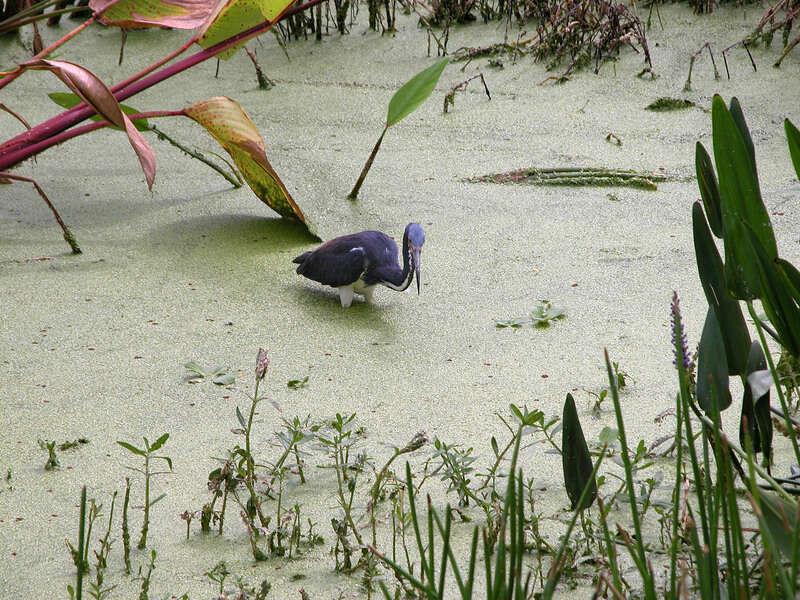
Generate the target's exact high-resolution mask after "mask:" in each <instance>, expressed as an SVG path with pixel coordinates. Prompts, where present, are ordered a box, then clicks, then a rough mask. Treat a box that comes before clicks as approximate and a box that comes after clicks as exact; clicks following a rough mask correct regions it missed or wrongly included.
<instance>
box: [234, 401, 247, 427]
mask: <svg viewBox="0 0 800 600" xmlns="http://www.w3.org/2000/svg"><path fill="white" fill-rule="evenodd" d="M236 418H237V419H238V420H239V424H240V425H241V426H242V429H244V430H245V431H247V420H246V419H245V418H244V415H243V414H242V411H240V410H239V407H238V406H237V407H236Z"/></svg>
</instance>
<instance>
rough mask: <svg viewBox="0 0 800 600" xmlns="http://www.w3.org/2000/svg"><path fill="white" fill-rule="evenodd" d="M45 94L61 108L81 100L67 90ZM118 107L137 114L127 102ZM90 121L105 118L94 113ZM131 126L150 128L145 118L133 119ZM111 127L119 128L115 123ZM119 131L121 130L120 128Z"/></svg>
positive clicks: (129, 113) (131, 113)
mask: <svg viewBox="0 0 800 600" xmlns="http://www.w3.org/2000/svg"><path fill="white" fill-rule="evenodd" d="M47 96H48V97H49V98H50V100H52V101H53V102H55V103H56V104H58V105H59V106H60V107H62V108H72V107H73V106H78V104H80V103H81V102H83V100H81V99H80V98H78V96H76V95H75V94H70V93H69V92H51V93H49V94H47ZM119 107H120V108H121V109H122V112H124V113H125V114H126V115H135V114H139V113H140V112H142V111H140V110H137V109H135V108H133V107H132V106H128V105H127V104H120V105H119ZM90 118H91V120H92V121H104V120H105V119H104V118H103V117H101V116H100V115H94V116H93V117H90ZM133 126H134V127H136V129H138V130H139V131H148V130H149V129H150V125H149V124H148V122H147V119H133ZM112 128H113V129H120V128H119V127H117V126H116V125H112ZM120 131H121V130H120Z"/></svg>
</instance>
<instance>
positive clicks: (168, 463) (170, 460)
mask: <svg viewBox="0 0 800 600" xmlns="http://www.w3.org/2000/svg"><path fill="white" fill-rule="evenodd" d="M153 458H160V459H161V460H163V461H166V463H167V465H169V470H170V471H172V459H171V458H170V457H169V456H154V457H153Z"/></svg>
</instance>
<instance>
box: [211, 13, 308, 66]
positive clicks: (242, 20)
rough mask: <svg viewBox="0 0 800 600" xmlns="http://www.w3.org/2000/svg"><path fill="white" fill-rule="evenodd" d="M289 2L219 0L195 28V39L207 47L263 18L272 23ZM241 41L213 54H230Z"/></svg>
mask: <svg viewBox="0 0 800 600" xmlns="http://www.w3.org/2000/svg"><path fill="white" fill-rule="evenodd" d="M292 2H293V0H220V1H219V4H218V5H217V6H216V8H215V9H214V12H213V14H212V15H211V16H210V17H209V18H208V20H207V21H206V23H205V24H204V25H203V27H201V28H200V30H199V31H198V33H197V37H198V39H197V43H198V44H199V45H200V46H201V47H203V48H210V47H211V46H213V45H214V44H218V43H219V42H221V41H223V40H227V39H228V38H231V37H233V36H235V35H236V34H238V33H241V32H242V31H246V30H248V29H250V28H251V27H255V26H256V25H258V24H259V23H263V22H264V20H267V21H270V22H272V23H275V22H276V21H277V20H278V19H279V18H280V16H281V15H282V14H283V13H284V12H286V10H287V9H288V8H289V7H290V6H291V5H292ZM244 43H245V42H242V43H241V44H239V45H237V46H233V47H232V48H230V49H229V50H226V51H225V52H221V53H219V54H217V57H218V58H222V59H228V58H230V57H231V56H233V55H234V54H236V51H237V50H238V49H239V48H241V47H242V46H243V45H244Z"/></svg>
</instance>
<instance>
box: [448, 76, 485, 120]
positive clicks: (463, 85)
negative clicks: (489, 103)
mask: <svg viewBox="0 0 800 600" xmlns="http://www.w3.org/2000/svg"><path fill="white" fill-rule="evenodd" d="M478 77H480V78H481V83H482V84H483V89H484V90H485V91H486V97H487V98H489V100H491V99H492V95H491V94H490V93H489V87H488V86H487V85H486V80H485V79H484V78H483V73H478V74H477V75H473V76H472V77H468V78H467V79H465V80H464V81H461V82H459V83H457V84H455V85H454V86H453V87H451V88H450V91H449V92H447V93H446V94H445V95H444V106H443V107H442V111H443V112H445V113H446V112H447V108H448V107H449V106H455V96H456V92H457V91H458V90H461V89H466V88H467V84H469V82H470V81H472V80H473V79H477V78H478Z"/></svg>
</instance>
